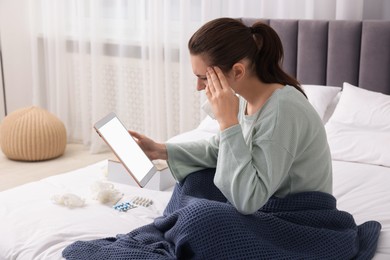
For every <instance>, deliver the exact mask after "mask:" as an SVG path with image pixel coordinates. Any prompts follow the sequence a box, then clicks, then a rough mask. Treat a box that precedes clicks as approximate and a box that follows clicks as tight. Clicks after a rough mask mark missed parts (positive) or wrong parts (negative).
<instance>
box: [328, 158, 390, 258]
mask: <svg viewBox="0 0 390 260" xmlns="http://www.w3.org/2000/svg"><path fill="white" fill-rule="evenodd" d="M389 183H390V168H388V167H382V166H377V165H369V164H361V163H352V162H341V161H333V195H334V196H335V197H336V198H337V208H338V209H339V210H344V211H347V212H349V213H351V214H352V215H353V216H354V218H355V221H356V223H357V224H361V223H363V222H365V221H368V220H376V221H378V222H380V223H381V224H382V230H381V233H380V236H379V242H378V247H377V253H376V255H375V257H374V259H377V260H378V259H383V260H385V259H387V260H388V259H390V189H389Z"/></svg>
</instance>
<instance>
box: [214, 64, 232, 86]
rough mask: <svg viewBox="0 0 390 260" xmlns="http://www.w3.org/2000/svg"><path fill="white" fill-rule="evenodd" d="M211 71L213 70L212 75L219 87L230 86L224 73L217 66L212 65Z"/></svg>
mask: <svg viewBox="0 0 390 260" xmlns="http://www.w3.org/2000/svg"><path fill="white" fill-rule="evenodd" d="M213 69H214V70H213V71H214V72H215V73H214V75H215V77H216V78H217V79H218V84H219V86H220V88H221V89H225V88H230V86H229V84H228V82H227V80H226V77H225V75H224V74H223V72H222V70H221V69H220V68H218V67H213Z"/></svg>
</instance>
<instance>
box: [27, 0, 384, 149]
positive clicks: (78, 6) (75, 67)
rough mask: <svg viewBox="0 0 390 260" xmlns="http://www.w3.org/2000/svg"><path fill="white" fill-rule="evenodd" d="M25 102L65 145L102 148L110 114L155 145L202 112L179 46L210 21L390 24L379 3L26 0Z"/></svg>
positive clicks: (329, 0) (200, 96)
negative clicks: (62, 134)
mask: <svg viewBox="0 0 390 260" xmlns="http://www.w3.org/2000/svg"><path fill="white" fill-rule="evenodd" d="M28 1H29V3H30V10H31V23H30V24H31V37H33V41H32V42H33V44H34V46H33V50H34V51H33V66H34V82H33V93H34V96H33V100H34V103H35V104H36V105H39V106H42V107H45V108H47V109H48V110H50V111H51V112H53V113H54V114H56V115H57V116H59V117H60V118H61V119H62V120H63V122H64V123H65V126H66V129H67V132H68V137H69V141H70V142H82V143H84V144H86V145H88V146H90V147H91V151H93V152H97V151H100V150H102V149H103V148H104V147H105V146H104V145H103V143H102V142H101V140H100V138H98V136H97V135H96V134H95V132H94V130H93V128H92V126H93V124H94V122H96V121H97V120H98V119H100V118H101V117H102V116H104V115H105V114H107V113H108V112H110V111H114V112H116V113H117V114H118V116H119V117H120V118H121V119H122V121H123V122H124V123H125V125H126V126H127V127H128V128H129V129H133V130H136V131H139V132H141V133H144V134H146V135H148V136H150V137H152V138H154V139H155V140H158V141H164V140H166V139H168V138H169V137H172V136H174V135H176V134H179V133H181V132H184V131H188V130H190V129H193V128H195V127H196V126H197V125H198V124H199V122H200V121H201V119H202V118H203V117H204V113H203V112H202V111H201V109H200V104H201V102H202V101H203V100H204V98H205V97H204V95H203V94H202V93H197V92H196V90H195V82H196V80H195V77H194V76H193V75H192V70H191V65H190V60H189V54H188V51H187V42H188V39H189V38H190V36H191V35H192V33H193V32H194V31H195V30H196V29H197V28H198V27H199V26H201V24H203V23H204V22H206V21H208V20H211V19H213V18H217V17H222V16H228V17H263V18H287V19H293V18H294V19H357V20H361V19H366V18H369V19H390V14H389V11H386V10H390V8H389V4H388V3H389V1H387V0H375V1H374V0H366V1H365V0H263V1H261V0H256V1H255V0H201V1H200V0H28Z"/></svg>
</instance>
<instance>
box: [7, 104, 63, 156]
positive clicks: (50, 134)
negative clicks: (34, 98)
mask: <svg viewBox="0 0 390 260" xmlns="http://www.w3.org/2000/svg"><path fill="white" fill-rule="evenodd" d="M0 145H1V149H2V151H3V153H4V154H5V156H7V157H8V158H9V159H12V160H18V161H43V160H48V159H53V158H56V157H59V156H61V155H62V154H63V153H64V151H65V147H66V130H65V126H64V124H63V123H62V122H61V120H59V119H58V118H57V117H56V116H55V115H53V114H51V113H50V112H48V111H46V110H44V109H42V108H38V107H34V106H33V107H27V108H22V109H19V110H16V111H14V112H12V113H11V114H9V115H7V116H6V117H5V118H4V120H3V122H2V123H1V125H0Z"/></svg>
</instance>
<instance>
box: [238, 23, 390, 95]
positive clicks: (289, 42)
mask: <svg viewBox="0 0 390 260" xmlns="http://www.w3.org/2000/svg"><path fill="white" fill-rule="evenodd" d="M241 20H242V21H243V22H244V23H245V24H246V25H248V26H249V25H252V24H253V23H254V22H256V21H259V20H260V21H262V22H265V23H267V24H269V25H270V26H271V27H272V28H274V29H275V31H276V32H277V33H278V34H279V37H280V39H281V41H282V43H283V47H284V62H283V67H284V69H285V71H286V72H288V73H289V74H291V75H293V76H295V77H296V78H297V79H298V80H299V81H300V82H301V84H318V85H329V86H342V84H343V82H349V83H351V84H353V85H356V86H359V87H362V88H365V89H369V90H373V91H378V92H382V93H385V94H390V21H369V20H367V21H342V20H333V21H324V20H278V19H271V20H266V19H254V18H242V19H241Z"/></svg>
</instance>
